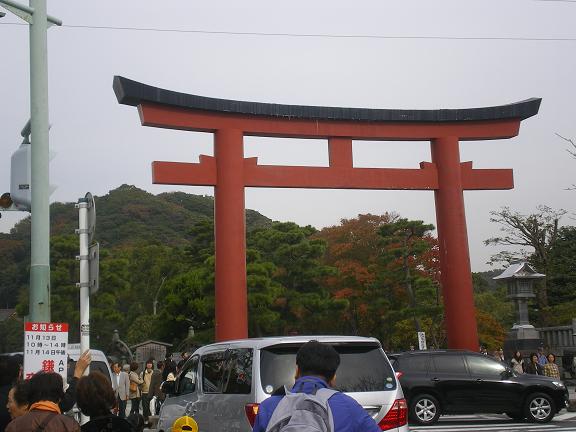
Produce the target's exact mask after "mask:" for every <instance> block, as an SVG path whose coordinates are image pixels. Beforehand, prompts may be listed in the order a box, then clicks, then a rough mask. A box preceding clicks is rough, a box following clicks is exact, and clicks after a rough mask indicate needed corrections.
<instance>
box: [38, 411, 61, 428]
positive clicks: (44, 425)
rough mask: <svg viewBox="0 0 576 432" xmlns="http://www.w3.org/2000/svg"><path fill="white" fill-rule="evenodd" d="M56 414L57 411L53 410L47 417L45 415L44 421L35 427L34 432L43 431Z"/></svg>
mask: <svg viewBox="0 0 576 432" xmlns="http://www.w3.org/2000/svg"><path fill="white" fill-rule="evenodd" d="M55 416H56V413H55V412H51V413H50V414H48V415H47V416H46V417H44V421H43V422H42V423H40V424H39V425H38V427H37V428H36V429H34V432H42V431H43V430H44V429H45V428H46V426H47V425H48V423H50V421H51V420H52V419H53V418H54V417H55Z"/></svg>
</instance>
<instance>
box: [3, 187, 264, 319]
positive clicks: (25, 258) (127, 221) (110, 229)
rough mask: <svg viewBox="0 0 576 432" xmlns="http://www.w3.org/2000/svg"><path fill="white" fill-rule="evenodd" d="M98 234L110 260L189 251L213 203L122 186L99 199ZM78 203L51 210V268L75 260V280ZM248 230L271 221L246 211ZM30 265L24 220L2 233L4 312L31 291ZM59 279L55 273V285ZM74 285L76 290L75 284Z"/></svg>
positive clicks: (72, 276) (197, 197)
mask: <svg viewBox="0 0 576 432" xmlns="http://www.w3.org/2000/svg"><path fill="white" fill-rule="evenodd" d="M94 199H95V202H96V233H95V240H96V241H98V242H100V250H101V251H102V253H103V254H104V255H106V256H117V255H118V253H117V252H115V251H120V250H124V251H125V250H130V249H132V248H134V247H135V246H136V245H140V246H142V245H148V244H159V245H163V246H165V247H185V246H186V245H187V244H188V243H189V241H190V240H191V239H192V237H193V236H194V235H193V234H192V233H191V229H192V227H193V226H194V225H195V224H196V223H198V222H201V221H207V222H208V221H211V219H212V216H213V207H214V199H213V198H212V197H209V196H200V195H192V194H187V193H184V192H170V193H162V194H159V195H153V194H151V193H149V192H146V191H144V190H142V189H138V188H137V187H135V186H130V185H122V186H120V187H118V188H117V189H114V190H111V191H110V192H109V193H108V194H106V195H104V196H100V197H95V198H94ZM74 204H75V203H53V204H52V205H51V206H50V223H51V232H50V234H51V260H50V261H51V266H52V270H54V269H56V268H57V267H56V264H57V263H58V262H59V261H60V260H63V259H70V260H71V264H70V266H71V267H70V271H69V273H70V275H69V276H70V280H74V279H75V278H77V276H76V275H75V272H76V271H77V269H76V268H75V262H74V257H75V256H76V255H78V237H77V236H76V235H75V231H74V230H75V229H77V228H78V210H77V209H76V208H75V207H74ZM246 221H247V229H248V230H252V229H254V228H257V227H266V226H270V225H271V223H272V221H271V220H270V219H268V218H267V217H265V216H263V215H261V214H260V213H258V212H256V211H254V210H247V211H246ZM29 266H30V217H28V218H26V219H24V220H22V221H20V222H19V223H17V224H16V226H15V227H14V228H13V229H12V230H11V232H10V234H4V233H0V299H1V300H0V301H1V304H0V307H3V308H12V307H14V306H15V305H16V304H17V303H18V302H20V303H21V304H25V303H26V302H25V299H23V298H21V296H22V295H25V293H26V292H27V287H28V283H29ZM57 276H59V275H57V274H56V273H55V272H54V271H53V272H52V281H53V282H52V283H53V285H54V284H55V283H56V282H55V281H56V278H57ZM72 286H73V285H72Z"/></svg>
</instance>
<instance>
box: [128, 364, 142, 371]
mask: <svg viewBox="0 0 576 432" xmlns="http://www.w3.org/2000/svg"><path fill="white" fill-rule="evenodd" d="M139 366H140V365H139V364H138V362H135V361H133V362H132V363H130V372H135V371H137V370H138V367H139Z"/></svg>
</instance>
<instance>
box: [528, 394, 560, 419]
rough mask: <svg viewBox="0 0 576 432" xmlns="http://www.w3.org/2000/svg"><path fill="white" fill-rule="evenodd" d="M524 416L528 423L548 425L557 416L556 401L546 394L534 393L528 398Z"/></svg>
mask: <svg viewBox="0 0 576 432" xmlns="http://www.w3.org/2000/svg"><path fill="white" fill-rule="evenodd" d="M524 414H525V415H526V418H527V419H528V421H531V422H534V423H546V422H549V421H550V420H552V417H554V414H556V407H555V406H554V401H553V400H552V399H551V398H550V396H548V395H546V394H544V393H533V394H531V395H529V396H528V397H527V398H526V404H525V405H524Z"/></svg>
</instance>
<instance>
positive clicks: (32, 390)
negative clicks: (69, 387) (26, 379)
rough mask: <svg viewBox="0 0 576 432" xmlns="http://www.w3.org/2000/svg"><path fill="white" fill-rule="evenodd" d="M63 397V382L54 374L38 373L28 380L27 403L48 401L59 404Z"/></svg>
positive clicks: (58, 375)
mask: <svg viewBox="0 0 576 432" xmlns="http://www.w3.org/2000/svg"><path fill="white" fill-rule="evenodd" d="M63 397H64V382H63V381H62V377H61V376H60V374H57V373H55V372H38V373H36V374H34V375H33V376H32V378H30V383H29V387H28V403H30V405H32V404H33V403H36V402H40V401H50V402H54V403H59V402H60V401H61V400H62V398H63Z"/></svg>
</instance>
